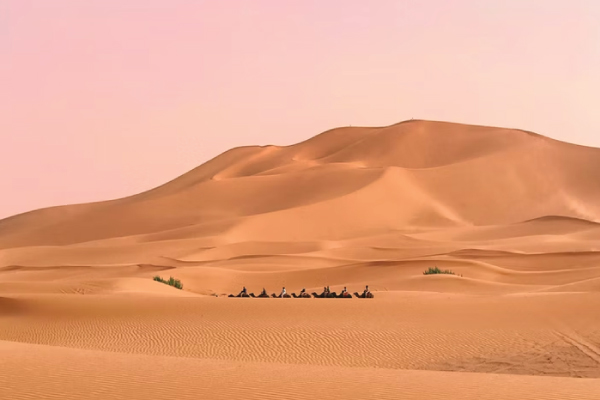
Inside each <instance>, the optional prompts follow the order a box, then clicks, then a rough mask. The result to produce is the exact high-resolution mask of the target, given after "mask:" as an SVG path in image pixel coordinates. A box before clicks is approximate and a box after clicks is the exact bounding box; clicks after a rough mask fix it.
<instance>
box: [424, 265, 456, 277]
mask: <svg viewBox="0 0 600 400" xmlns="http://www.w3.org/2000/svg"><path fill="white" fill-rule="evenodd" d="M435 274H448V275H456V274H455V273H454V272H453V271H450V270H449V269H444V270H441V269H439V268H438V267H434V268H431V267H429V269H427V270H426V271H425V272H423V275H435Z"/></svg>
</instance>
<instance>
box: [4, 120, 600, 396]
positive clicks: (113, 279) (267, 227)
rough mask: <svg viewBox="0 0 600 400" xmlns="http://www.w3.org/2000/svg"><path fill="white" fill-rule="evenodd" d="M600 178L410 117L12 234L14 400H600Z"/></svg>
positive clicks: (236, 158)
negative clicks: (323, 295)
mask: <svg viewBox="0 0 600 400" xmlns="http://www.w3.org/2000/svg"><path fill="white" fill-rule="evenodd" d="M599 171H600V149H596V148H589V147H583V146H577V145H574V144H569V143H564V142H559V141H555V140H552V139H549V138H547V137H544V136H541V135H537V134H534V133H531V132H525V131H521V130H511V129H502V128H493V127H482V126H472V125H461V124H451V123H443V122H431V121H416V120H411V121H406V122H403V123H399V124H396V125H392V126H389V127H381V128H361V127H347V128H338V129H333V130H330V131H327V132H324V133H322V134H320V135H317V136H315V137H313V138H311V139H309V140H306V141H304V142H301V143H298V144H295V145H292V146H286V147H279V146H251V147H241V148H235V149H232V150H230V151H227V152H225V153H223V154H221V155H219V156H218V157H216V158H214V159H212V160H210V161H208V162H206V163H204V164H202V165H201V166H199V167H198V168H196V169H194V170H192V171H190V172H189V173H187V174H185V175H182V176H180V177H178V178H176V179H174V180H173V181H171V182H168V183H166V184H165V185H163V186H160V187H157V188H155V189H152V190H149V191H147V192H144V193H140V194H136V195H133V196H131V197H127V198H122V199H117V200H111V201H104V202H98V203H90V204H77V205H67V206H61V207H53V208H48V209H42V210H36V211H32V212H29V213H25V214H21V215H16V216H13V217H10V218H7V219H4V220H1V221H0V399H15V400H20V399H106V400H114V399H173V398H178V399H188V398H189V399H196V398H212V399H231V398H235V397H240V396H244V398H246V399H259V398H260V399H265V398H282V397H291V398H299V397H307V398H310V397H319V396H323V395H325V396H326V397H327V398H332V399H338V398H340V399H341V398H348V397H353V398H356V399H363V398H364V399H367V398H371V399H457V400H458V399H524V400H527V399H540V400H541V399H544V400H545V399H548V400H552V399H556V400H563V399H598V398H599V397H600V201H598V199H600V179H599V175H598V174H599ZM436 266H437V267H439V268H440V269H442V270H445V269H449V270H452V271H453V272H454V273H455V275H446V274H442V275H423V271H425V270H426V269H428V268H430V267H436ZM155 275H159V276H161V277H163V278H167V279H168V278H169V277H170V276H173V277H175V278H177V279H179V280H181V282H182V283H183V285H184V288H183V290H178V289H175V288H173V287H171V286H168V285H165V284H163V283H160V282H155V281H154V280H153V279H152V278H153V277H154V276H155ZM244 285H245V286H246V287H247V288H248V290H249V291H250V292H253V293H254V294H258V293H259V292H260V291H261V290H262V288H263V287H264V288H266V290H267V291H268V293H269V294H271V293H278V292H279V291H280V290H281V288H282V287H283V286H285V287H286V289H287V291H288V292H296V293H297V292H298V291H299V290H300V289H302V288H306V290H307V291H308V292H309V293H311V292H317V293H320V292H321V291H322V290H323V287H324V286H326V285H329V286H330V287H331V290H333V291H336V292H339V291H340V290H341V289H342V288H343V287H344V286H346V287H347V288H348V290H349V291H350V292H361V291H362V289H363V288H364V286H365V285H369V287H370V289H371V291H372V293H373V294H374V296H375V297H374V298H373V299H358V298H352V299H317V298H308V299H274V298H269V299H257V298H228V297H227V294H230V293H237V292H239V291H240V289H241V288H242V286H244Z"/></svg>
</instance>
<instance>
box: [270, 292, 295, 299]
mask: <svg viewBox="0 0 600 400" xmlns="http://www.w3.org/2000/svg"><path fill="white" fill-rule="evenodd" d="M271 297H274V298H277V299H281V298H284V299H291V298H292V296H290V295H289V294H287V293H286V294H284V295H283V296H281V295H280V294H275V293H273V294H272V295H271Z"/></svg>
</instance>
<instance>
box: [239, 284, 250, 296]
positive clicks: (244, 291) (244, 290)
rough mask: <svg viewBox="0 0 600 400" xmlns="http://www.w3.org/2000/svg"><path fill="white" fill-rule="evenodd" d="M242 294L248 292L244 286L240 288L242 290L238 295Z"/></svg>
mask: <svg viewBox="0 0 600 400" xmlns="http://www.w3.org/2000/svg"><path fill="white" fill-rule="evenodd" d="M243 294H248V291H247V290H246V286H244V288H243V289H242V291H241V292H240V294H239V295H238V296H241V295H243Z"/></svg>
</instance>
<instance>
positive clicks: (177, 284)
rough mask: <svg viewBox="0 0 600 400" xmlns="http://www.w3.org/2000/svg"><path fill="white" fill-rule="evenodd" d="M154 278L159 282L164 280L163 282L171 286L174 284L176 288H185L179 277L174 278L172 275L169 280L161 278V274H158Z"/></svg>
mask: <svg viewBox="0 0 600 400" xmlns="http://www.w3.org/2000/svg"><path fill="white" fill-rule="evenodd" d="M154 280H155V281H157V282H162V283H164V284H166V285H169V286H173V287H174V288H177V289H183V284H182V283H181V281H180V280H179V279H175V278H173V277H172V276H171V277H170V278H169V280H168V281H167V280H164V279H163V278H161V277H160V276H158V275H157V276H155V277H154Z"/></svg>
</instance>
